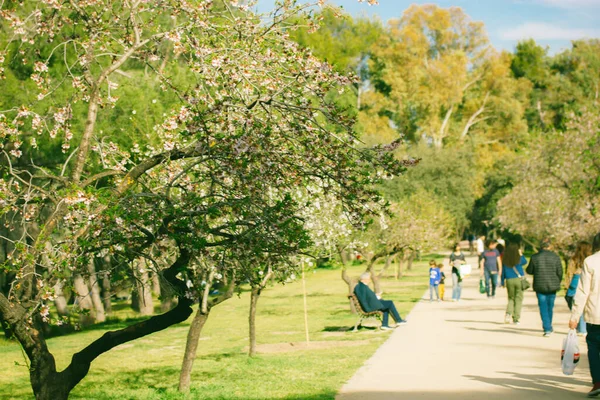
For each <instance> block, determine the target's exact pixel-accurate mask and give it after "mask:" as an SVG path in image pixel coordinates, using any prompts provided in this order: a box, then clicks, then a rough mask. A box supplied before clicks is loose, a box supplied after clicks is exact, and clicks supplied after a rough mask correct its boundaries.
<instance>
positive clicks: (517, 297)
mask: <svg viewBox="0 0 600 400" xmlns="http://www.w3.org/2000/svg"><path fill="white" fill-rule="evenodd" d="M526 264H527V259H526V258H525V256H524V255H523V254H522V253H521V249H520V247H519V245H518V244H517V243H513V242H509V243H508V244H507V245H506V249H505V250H504V256H503V257H502V266H503V268H502V280H501V286H505V287H506V291H507V293H508V305H507V306H506V315H505V317H504V322H505V323H507V324H508V323H510V321H511V319H512V322H513V323H514V324H517V325H518V324H519V320H520V319H521V308H522V306H523V287H522V286H521V280H522V277H523V276H524V275H525V273H524V272H523V267H524V266H525V265H526Z"/></svg>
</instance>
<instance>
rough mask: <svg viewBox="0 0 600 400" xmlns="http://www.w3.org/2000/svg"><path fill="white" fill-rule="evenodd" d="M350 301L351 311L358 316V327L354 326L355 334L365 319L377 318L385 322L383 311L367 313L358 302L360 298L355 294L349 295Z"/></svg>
mask: <svg viewBox="0 0 600 400" xmlns="http://www.w3.org/2000/svg"><path fill="white" fill-rule="evenodd" d="M348 299H349V300H350V309H351V310H352V312H353V313H354V314H356V315H358V321H357V322H356V325H354V329H353V332H356V331H358V327H359V326H360V324H361V323H362V321H363V320H364V319H368V318H377V319H378V320H379V321H382V320H383V311H379V310H376V311H371V312H366V311H365V310H363V308H362V306H361V305H360V302H359V301H358V298H357V297H356V295H354V294H351V295H349V296H348Z"/></svg>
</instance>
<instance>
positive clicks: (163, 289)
mask: <svg viewBox="0 0 600 400" xmlns="http://www.w3.org/2000/svg"><path fill="white" fill-rule="evenodd" d="M176 305H177V299H176V298H175V296H173V291H172V290H171V289H170V288H169V287H168V285H165V284H164V283H163V284H162V285H160V310H161V312H167V311H169V310H170V309H172V308H173V307H175V306H176Z"/></svg>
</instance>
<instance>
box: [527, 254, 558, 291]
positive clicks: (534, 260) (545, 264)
mask: <svg viewBox="0 0 600 400" xmlns="http://www.w3.org/2000/svg"><path fill="white" fill-rule="evenodd" d="M527 273H528V274H529V275H533V290H534V291H536V292H537V293H543V294H552V293H556V292H558V290H559V289H560V283H561V282H562V275H563V268H562V262H561V261H560V257H559V256H558V255H557V254H556V253H554V252H552V251H550V250H541V251H540V252H539V253H537V254H534V255H533V256H531V260H530V261H529V265H528V266H527Z"/></svg>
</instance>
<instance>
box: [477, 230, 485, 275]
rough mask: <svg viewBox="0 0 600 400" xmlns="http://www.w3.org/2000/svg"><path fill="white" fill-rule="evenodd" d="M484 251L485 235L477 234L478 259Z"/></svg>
mask: <svg viewBox="0 0 600 400" xmlns="http://www.w3.org/2000/svg"><path fill="white" fill-rule="evenodd" d="M484 251H485V236H479V237H478V238H477V257H478V258H479V259H481V255H482V254H483V252H484ZM480 268H481V267H480Z"/></svg>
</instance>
